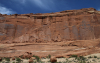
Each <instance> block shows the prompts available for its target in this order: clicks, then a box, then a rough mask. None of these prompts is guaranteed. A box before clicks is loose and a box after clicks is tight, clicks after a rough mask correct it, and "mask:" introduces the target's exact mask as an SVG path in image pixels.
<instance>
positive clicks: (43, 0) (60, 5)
mask: <svg viewBox="0 0 100 63" xmlns="http://www.w3.org/2000/svg"><path fill="white" fill-rule="evenodd" d="M90 7H93V8H95V9H97V10H100V0H0V13H1V14H15V13H17V14H27V13H51V12H59V11H63V10H73V9H81V8H90Z"/></svg>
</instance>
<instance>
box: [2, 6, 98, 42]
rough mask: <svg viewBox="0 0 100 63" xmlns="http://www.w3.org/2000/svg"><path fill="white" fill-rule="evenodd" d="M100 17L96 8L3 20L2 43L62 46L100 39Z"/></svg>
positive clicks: (17, 16) (16, 16)
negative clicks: (57, 43)
mask: <svg viewBox="0 0 100 63" xmlns="http://www.w3.org/2000/svg"><path fill="white" fill-rule="evenodd" d="M99 17H100V14H99V13H98V11H97V10H95V9H94V8H84V9H80V10H66V11H62V12H56V13H44V14H21V15H18V14H14V15H2V17H0V40H1V43H2V41H4V40H10V41H11V42H13V43H21V42H23V43H24V42H38V43H40V42H61V41H71V40H72V41H73V40H90V39H98V38H100V33H99V31H100V30H99V28H100V18H99Z"/></svg>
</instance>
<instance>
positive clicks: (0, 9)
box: [0, 6, 15, 14]
mask: <svg viewBox="0 0 100 63" xmlns="http://www.w3.org/2000/svg"><path fill="white" fill-rule="evenodd" d="M0 13H1V14H13V13H15V12H14V11H12V10H11V9H9V8H6V7H3V6H0Z"/></svg>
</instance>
